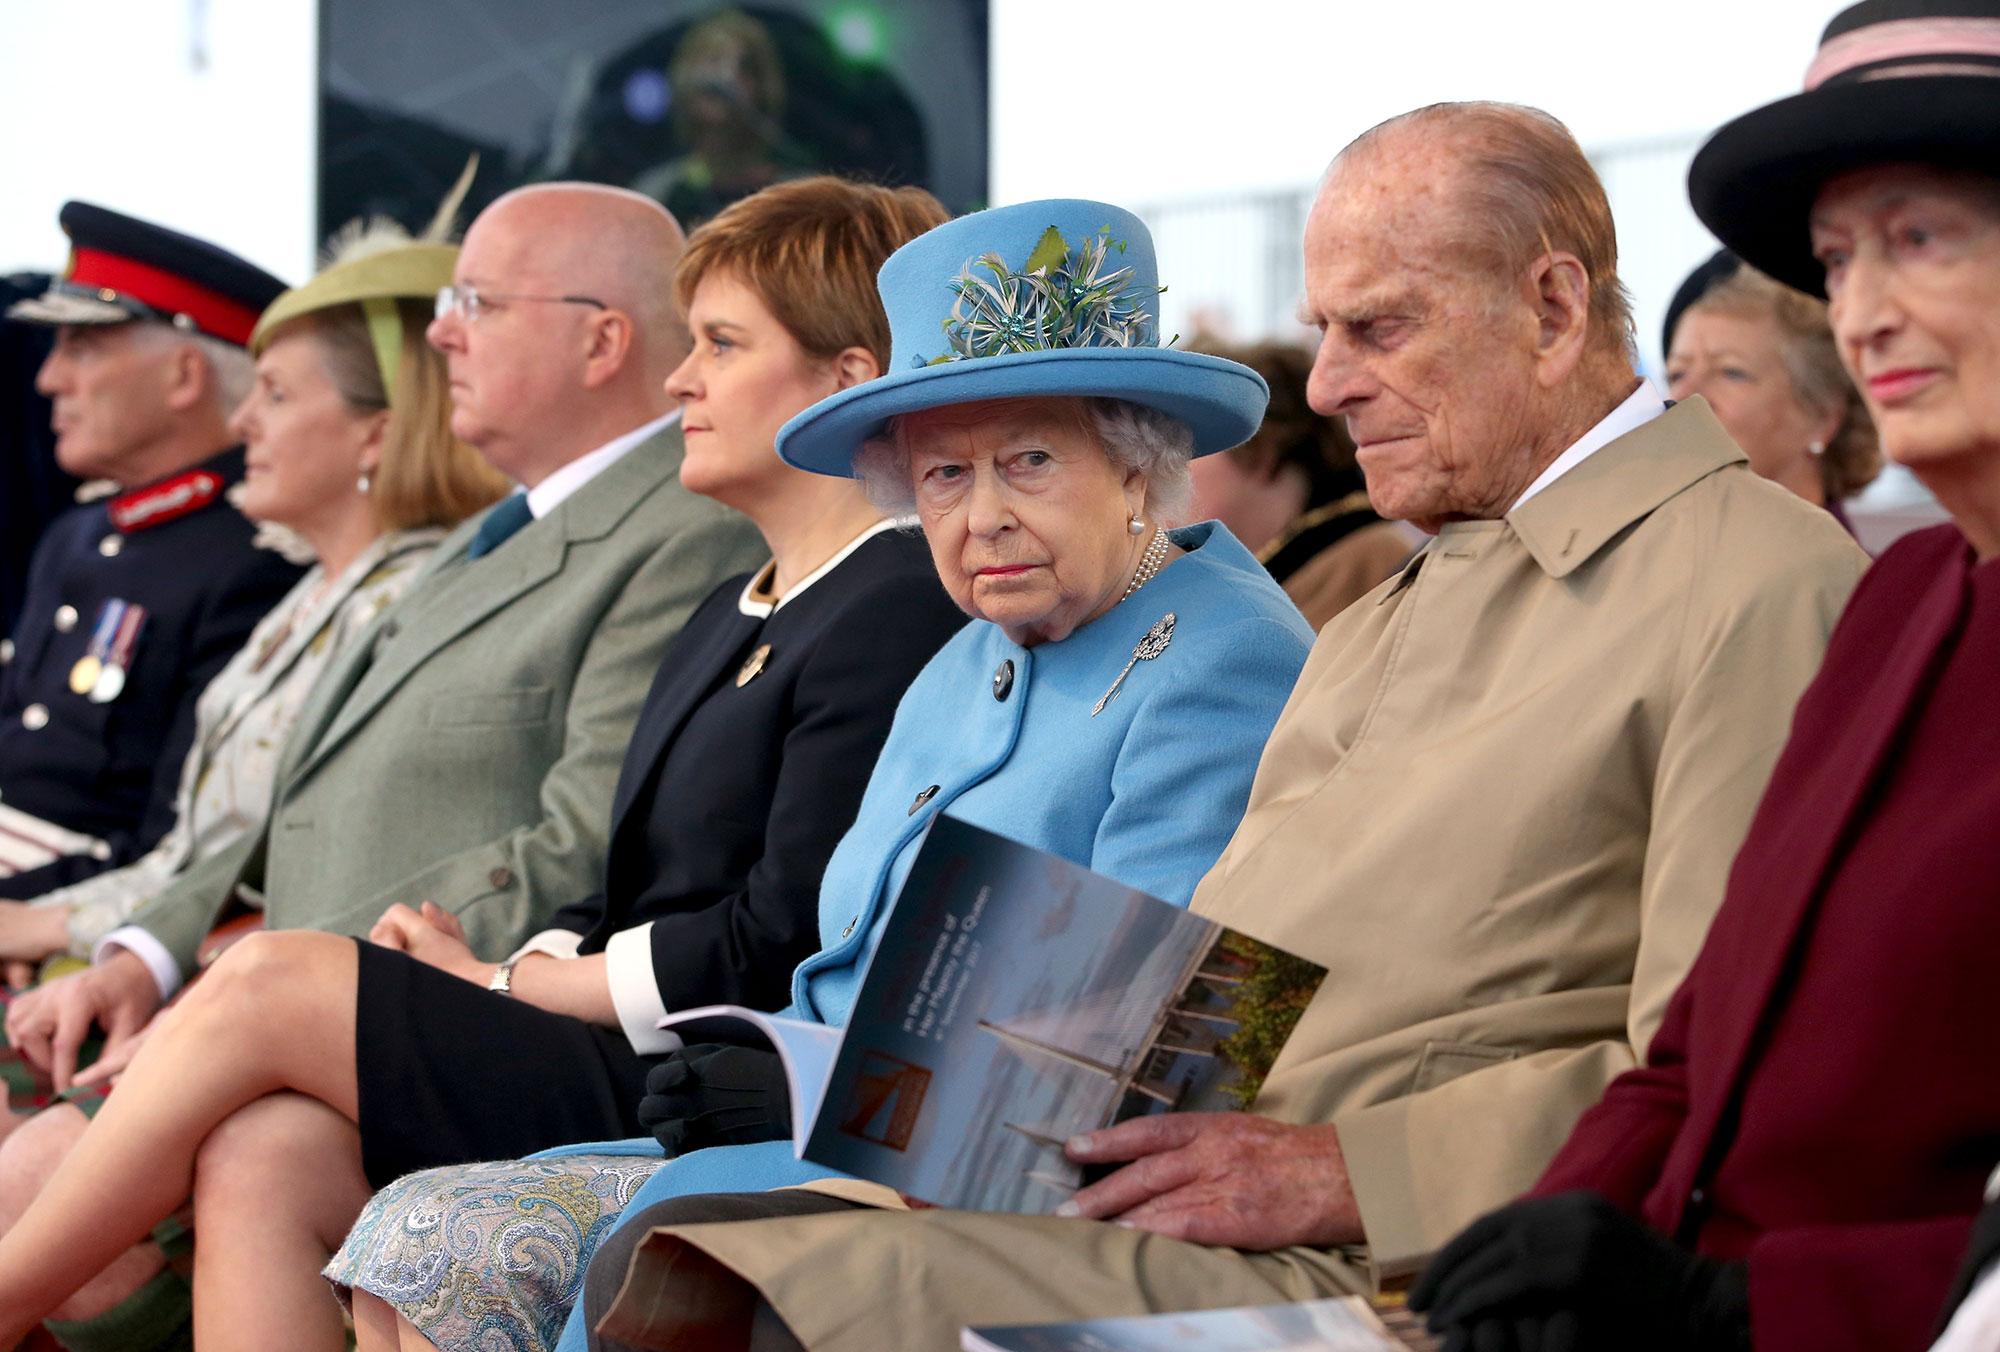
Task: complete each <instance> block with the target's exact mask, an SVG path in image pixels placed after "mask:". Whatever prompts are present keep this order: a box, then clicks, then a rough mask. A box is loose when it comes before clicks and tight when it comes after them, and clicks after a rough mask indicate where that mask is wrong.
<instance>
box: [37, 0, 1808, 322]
mask: <svg viewBox="0 0 2000 1352" xmlns="http://www.w3.org/2000/svg"><path fill="white" fill-rule="evenodd" d="M412 2H413V3H415V2H416V0H412ZM1837 8H1838V0H1680V2H1679V3H1677V4H1674V5H1671V6H1659V7H1652V8H1649V7H1634V8H1633V9H1631V10H1626V9H1623V8H1622V7H1619V6H1616V5H1613V4H1610V3H1607V0H1401V2H1400V3H1389V4H1382V3H1380V0H1366V2H1364V0H1094V2H1093V0H992V15H993V42H992V54H993V78H992V134H993V141H992V198H993V200H994V201H995V202H1008V201H1020V200H1024V199H1027V198H1032V197H1044V196H1088V197H1098V198H1105V199H1108V200H1112V201H1123V202H1128V203H1132V204H1135V205H1143V204H1149V203H1161V202H1171V201H1178V200H1181V199H1187V198H1209V197H1217V196H1227V195H1228V194H1230V193H1233V192H1242V191H1246V190H1255V189H1272V188H1295V187H1298V186H1301V185H1305V184H1310V183H1311V182H1312V181H1313V180H1314V179H1315V178H1316V177H1317V175H1318V173H1319V171H1320V170H1321V169H1322V168H1323V167H1324V165H1325V163H1326V161H1327V160H1328V159H1330V158H1331V157H1332V155H1333V153H1334V151H1336V150H1337V149H1338V148H1339V147H1340V146H1341V145H1342V144H1343V143H1344V142H1345V141H1347V140H1348V139H1349V138H1350V137H1352V136H1353V135H1355V134H1356V133H1358V132H1360V131H1361V130H1363V129H1365V128H1366V127H1368V126H1370V125H1372V124H1373V123H1375V122H1378V121H1380V120H1381V119H1383V118H1385V117H1388V116H1391V115H1393V114H1395V113H1397V112H1401V111H1403V110H1405V109H1408V108H1412V107H1416V106H1417V105H1419V104H1423V103H1429V102H1434V101H1437V100H1440V99H1459V98H1494V99H1508V100H1517V101H1523V102H1529V103H1534V104H1537V105H1539V106H1541V107H1544V108H1546V109H1548V110H1549V111H1550V112H1552V113H1554V114H1556V115H1557V116H1558V117H1561V118H1562V119H1563V120H1564V121H1566V122H1568V123H1569V125H1570V127H1571V129H1572V130H1574V131H1575V132H1576V134H1577V136H1578V138H1579V139H1580V140H1581V141H1582V142H1583V143H1584V145H1585V146H1586V147H1587V148H1590V149H1592V150H1593V151H1596V150H1598V149H1600V148H1603V147H1606V146H1614V145H1618V144H1621V143H1626V142H1632V141H1650V140H1655V139H1669V140H1671V139H1675V138H1679V139H1683V140H1685V139H1687V138H1690V137H1692V136H1695V135H1697V134H1699V133H1702V132H1705V131H1707V130H1708V129H1710V128H1712V127H1714V126H1716V125H1717V124H1718V123H1720V122H1722V121H1723V120H1725V119H1727V118H1729V117H1731V116H1734V115H1735V114H1737V113H1739V112H1742V111H1745V110H1747V109H1748V108H1750V107H1752V106H1754V105H1755V104H1758V103H1761V102H1764V101H1766V100H1768V99H1771V98H1775V97H1778V96H1780V95H1783V94H1786V93H1789V92H1792V91H1794V90H1795V89H1796V88H1797V87H1798V83H1799V80H1800V77H1801V76H1802V74H1803V73H1804V70H1805V67H1806V63H1807V62H1808V61H1809V60H1810V58H1811V55H1812V51H1813V48H1814V46H1815V44H1816V42H1817V39H1818V35H1819V30H1820V28H1821V27H1822V26H1823V25H1824V24H1825V22H1826V20H1827V19H1828V18H1829V17H1830V16H1831V15H1832V14H1833V13H1834V12H1835V10H1836V9H1837ZM203 16H205V17H203ZM315 30H316V23H315V9H314V4H313V0H0V128H4V129H5V130H4V131H0V183H5V185H6V191H5V193H4V194H0V269H11V268H14V267H20V266H40V267H54V266H57V265H59V264H60V263H61V261H62V257H63V240H62V236H61V234H60V232H59V231H58V230H57V229H56V225H55V216H56V209H57V207H58V206H60V204H61V203H62V201H63V200H64V199H65V198H69V197H83V198H88V199H92V200H95V201H99V202H102V203H104V204H106V205H110V206H116V207H119V208H122V209H125V210H128V211H131V212H134V213H137V214H140V215H144V216H149V217H152V218H154V219H157V220H160V221H162V222H165V223H167V224H170V225H176V226H179V227H182V228H184V229H188V230H191V231H194V232H196V233H200V234H207V235H211V236H213V237H214V238H216V239H218V240H220V241H223V242H226V243H228V244H229V245H231V246H233V247H234V248H236V249H238V250H239V251H241V252H243V253H244V254H246V255H248V256H249V257H251V258H253V259H255V260H256V261H258V262H260V263H262V264H264V265H265V266H266V267H269V268H271V269H273V270H274V271H276V272H278V273H280V274H281V275H283V276H285V277H287V278H289V279H293V280H298V279H301V278H303V277H304V276H305V274H306V273H307V272H308V271H309V269H310V266H311V261H312V256H313V250H314V246H315V241H314V240H313V238H312V228H313V225H312V164H311V153H312V146H313V135H314V134H313V108H314V96H315V80H316V69H317V66H316V55H315V52H314V40H315ZM198 36H199V41H198V40H197V37H198ZM439 40H440V41H449V40H450V39H449V35H448V34H440V39H439ZM198 47H199V48H200V56H201V58H202V59H203V60H204V61H205V65H204V66H203V67H202V68H200V69H197V68H196V66H195V62H196V57H197V48H198ZM1670 158H1671V157H1670ZM1648 172H1649V173H1652V175H1653V176H1654V177H1657V178H1659V179H1660V180H1661V181H1659V182H1657V183H1654V182H1650V181H1649V182H1643V183H1638V184H1628V185H1623V186H1620V185H1617V184H1614V201H1615V202H1616V203H1617V204H1618V206H1619V210H1620V211H1621V213H1622V214H1623V217H1624V218H1623V219H1621V220H1620V233H1621V235H1622V236H1623V237H1624V239H1625V241H1626V255H1627V258H1626V267H1625V271H1626V274H1627V280H1628V282H1630V283H1631V284H1632V285H1633V287H1634V289H1635V290H1636V291H1638V292H1639V295H1640V301H1641V338H1642V344H1643V345H1645V346H1648V347H1650V344H1651V342H1652V340H1651V339H1650V338H1649V337H1648V335H1647V333H1646V329H1647V326H1648V321H1649V318H1650V319H1651V322H1652V324H1653V325H1654V326H1656V325H1657V319H1656V318H1652V317H1653V316H1656V315H1657V312H1658V309H1659V307H1660V306H1661V305H1663V304H1664V301H1665V295H1664V294H1661V292H1662V289H1663V288H1664V290H1665V291H1671V288H1672V285H1673V282H1674V281H1675V280H1677V279H1678V277H1679V276H1680V275H1681V274H1684V273H1685V272H1686V271H1687V269H1688V268H1689V267H1690V266H1691V265H1692V264H1693V263H1694V262H1696V261H1698V260H1699V257H1700V247H1701V241H1700V240H1699V237H1698V235H1694V234H1691V233H1690V231H1691V227H1690V226H1689V225H1688V224H1687V220H1686V211H1685V205H1684V202H1683V200H1682V198H1681V194H1680V192H1679V185H1678V183H1677V182H1675V181H1674V179H1675V178H1676V176H1677V174H1678V172H1679V166H1678V164H1677V163H1676V164H1672V165H1666V166H1662V167H1661V168H1659V169H1658V170H1657V171H1652V170H1649V171H1648ZM1655 213H1657V216H1658V219H1657V220H1655V219H1652V217H1653V216H1654V214H1655ZM1639 216H1644V217H1646V219H1635V217H1639ZM1653 239H1659V240H1663V241H1666V240H1670V241H1672V247H1671V248H1669V247H1667V246H1666V245H1665V244H1661V245H1659V246H1658V247H1656V248H1654V249H1652V250H1651V251H1649V252H1648V256H1646V257H1635V256H1634V255H1635V249H1634V245H1635V244H1643V243H1645V242H1646V241H1649V240H1653ZM1667 254H1672V255H1675V256H1671V257H1668V256H1664V255H1667ZM1654 255H1662V256H1654ZM1172 262H1173V260H1172V258H1171V257H1166V258H1164V259H1163V263H1164V264H1165V265H1166V267H1165V269H1164V271H1165V272H1167V273H1169V274H1170V273H1171V271H1172ZM1168 280H1169V281H1170V282H1171V281H1172V280H1173V278H1172V277H1171V275H1169V277H1168Z"/></svg>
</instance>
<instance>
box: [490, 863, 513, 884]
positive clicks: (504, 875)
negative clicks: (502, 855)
mask: <svg viewBox="0 0 2000 1352" xmlns="http://www.w3.org/2000/svg"><path fill="white" fill-rule="evenodd" d="M486 881H487V882H489V883H492V884H493V885H494V886H495V887H512V886H513V885H514V870H513V869H510V868H505V867H502V868H496V869H494V870H493V871H492V872H491V873H489V874H487V875H486Z"/></svg>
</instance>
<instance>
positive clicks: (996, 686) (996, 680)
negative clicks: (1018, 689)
mask: <svg viewBox="0 0 2000 1352" xmlns="http://www.w3.org/2000/svg"><path fill="white" fill-rule="evenodd" d="M1013 688H1014V659H1013V658H1011V657H1010V658H1008V659H1007V660H1006V661H1005V662H1002V663H1001V664H1000V665H999V667H998V668H997V669H995V671H994V672H993V698H994V699H1001V700H1004V699H1006V698H1007V694H1008V692H1009V691H1011V690H1012V689H1013Z"/></svg>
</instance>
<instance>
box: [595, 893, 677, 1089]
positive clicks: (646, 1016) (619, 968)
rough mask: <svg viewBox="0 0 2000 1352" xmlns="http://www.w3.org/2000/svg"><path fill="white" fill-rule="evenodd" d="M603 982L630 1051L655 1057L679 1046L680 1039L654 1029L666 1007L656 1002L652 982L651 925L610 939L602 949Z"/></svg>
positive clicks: (657, 985)
mask: <svg viewBox="0 0 2000 1352" xmlns="http://www.w3.org/2000/svg"><path fill="white" fill-rule="evenodd" d="M604 979H605V981H606V982H608V983H609V984H610V986H611V1006H612V1008H614V1009H616V1010H617V1011H618V1026H619V1027H620V1028H622V1029H624V1030H625V1040H626V1041H627V1042H629V1043H631V1044H632V1050H633V1051H635V1052H637V1053H639V1055H641V1056H656V1055H658V1054H659V1053H661V1052H670V1051H672V1050H673V1049H674V1048H676V1047H678V1046H680V1045H681V1040H680V1038H678V1037H676V1036H675V1035H674V1034H672V1033H669V1032H667V1031H666V1030H665V1029H663V1028H660V1027H659V1026H658V1025H659V1022H660V1020H661V1019H664V1018H666V1017H667V1006H666V1004H665V1003H664V1002H663V1001H662V1000H661V999H660V983H659V982H657V981H655V980H654V979H653V925H652V922H651V921H648V922H647V923H645V924H643V925H637V926H634V927H633V928H631V929H628V930H619V931H618V933H616V934H614V935H612V936H611V942H610V943H608V944H606V945H605V946H604Z"/></svg>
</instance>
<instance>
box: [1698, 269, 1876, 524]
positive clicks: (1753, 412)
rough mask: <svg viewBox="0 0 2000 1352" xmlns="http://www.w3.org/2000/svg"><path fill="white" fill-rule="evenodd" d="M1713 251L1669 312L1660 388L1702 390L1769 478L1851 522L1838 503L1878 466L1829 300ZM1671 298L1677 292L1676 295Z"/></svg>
mask: <svg viewBox="0 0 2000 1352" xmlns="http://www.w3.org/2000/svg"><path fill="white" fill-rule="evenodd" d="M1718 260H1733V255H1730V254H1728V253H1727V252H1726V251H1725V252H1724V253H1721V254H1718V255H1717V256H1716V258H1714V259H1710V260H1709V262H1708V263H1706V264H1704V265H1703V267H1702V268H1701V269H1697V270H1696V272H1695V274H1694V275H1693V276H1691V277H1689V279H1688V281H1687V283H1685V284H1683V287H1682V292H1681V295H1685V294H1686V293H1687V291H1688V290H1689V289H1690V288H1691V287H1693V286H1696V285H1698V284H1700V283H1702V282H1703V281H1704V273H1708V272H1711V271H1712V272H1713V273H1716V274H1719V275H1710V276H1708V277H1706V279H1705V280H1706V285H1705V286H1703V287H1702V289H1701V290H1700V292H1699V294H1698V295H1696V296H1695V297H1694V298H1693V299H1692V300H1690V301H1689V302H1688V303H1687V304H1686V305H1685V306H1684V307H1683V308H1681V309H1680V310H1679V311H1678V312H1670V314H1669V318H1668V323H1669V325H1670V328H1669V329H1668V333H1667V346H1666V351H1667V389H1668V393H1669V394H1670V395H1671V396H1672V397H1673V398H1675V399H1686V398H1689V397H1691V396H1693V395H1697V394H1698V395H1700V396H1702V397H1703V398H1704V399H1706V400H1708V403H1709V407H1711V408H1713V409H1714V410H1715V416H1716V417H1717V418H1719V419H1721V421H1722V425H1723V427H1724V428H1726V429H1727V430H1728V432H1729V435H1730V436H1732V437H1734V438H1735V439H1736V444H1737V445H1739V446H1741V447H1742V448H1743V453H1744V454H1745V455H1747V456H1749V457H1750V468H1752V469H1754V470H1756V471H1757V472H1758V473H1759V474H1761V475H1763V476H1764V477H1765V478H1766V479H1769V480H1771V481H1772V482H1773V483H1776V484H1779V485H1781V486H1782V487H1784V488H1788V489H1790V490H1791V491H1792V492H1794V493H1796V494H1798V495H1799V496H1800V497H1802V498H1804V499H1805V500H1806V501H1807V502H1810V503H1812V504H1814V505H1815V506H1819V507H1824V508H1826V509H1827V510H1828V511H1830V512H1832V513H1833V514H1834V517H1835V518H1836V519H1837V520H1838V521H1839V522H1840V524H1841V525H1843V526H1846V527H1848V529H1849V531H1850V532H1851V531H1852V530H1853V526H1852V525H1851V524H1850V523H1849V521H1848V519H1847V514H1846V512H1845V511H1844V510H1843V509H1842V506H1841V504H1842V503H1843V502H1844V501H1845V500H1846V499H1848V498H1850V497H1852V496H1854V494H1856V493H1859V492H1860V491H1861V490H1862V489H1863V488H1865V487H1867V486H1868V484H1869V483H1871V482H1872V481H1873V480H1874V478H1875V475H1876V474H1877V473H1878V472H1879V471H1880V469H1881V467H1882V450H1881V446H1880V444H1879V442H1878V440H1877V438H1876V435H1875V423H1874V420H1873V419H1871V418H1870V417H1869V416H1868V409H1867V406H1866V405H1865V404H1863V402H1862V400H1861V396H1860V395H1859V394H1858V393H1857V392H1856V391H1855V388H1854V382H1853V381H1852V380H1851V379H1850V378H1849V377H1848V374H1847V371H1846V369H1845V368H1844V367H1842V366H1841V364H1840V353H1839V352H1838V350H1837V349H1836V348H1835V345H1834V338H1833V330H1832V329H1831V328H1829V327H1828V326H1827V319H1826V303H1825V302H1824V301H1821V300H1817V299H1815V298H1814V297H1812V296H1808V295H1806V294H1804V293H1803V292H1799V291H1794V290H1793V289H1792V288H1791V287H1788V286H1785V285H1783V284H1781V283H1779V282H1775V281H1773V280H1772V279H1771V278H1769V277H1767V276H1765V275H1764V274H1763V273H1761V272H1758V271H1757V270H1756V269H1755V268H1750V267H1744V266H1742V265H1741V264H1738V265H1736V266H1734V267H1726V268H1725V267H1724V266H1721V265H1719V264H1718ZM1676 299H1677V300H1678V299H1680V297H1679V296H1677V297H1676Z"/></svg>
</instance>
